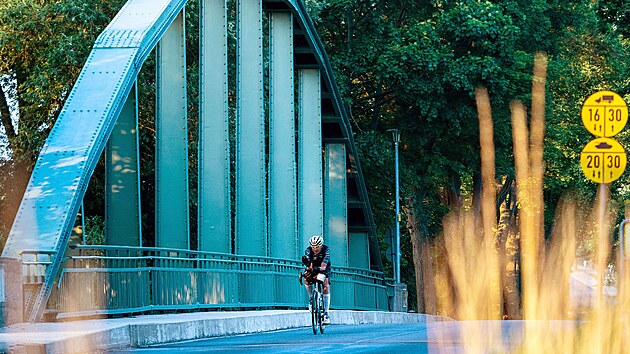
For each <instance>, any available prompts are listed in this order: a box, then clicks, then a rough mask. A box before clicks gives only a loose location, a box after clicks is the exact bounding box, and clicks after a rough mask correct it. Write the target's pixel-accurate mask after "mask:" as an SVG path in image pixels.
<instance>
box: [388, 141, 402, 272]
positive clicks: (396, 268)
mask: <svg viewBox="0 0 630 354" xmlns="http://www.w3.org/2000/svg"><path fill="white" fill-rule="evenodd" d="M387 131H388V132H391V133H392V138H393V139H394V164H395V169H396V264H395V267H394V277H395V278H396V283H400V202H399V194H398V189H399V188H398V187H399V186H398V143H400V132H399V131H398V129H388V130H387Z"/></svg>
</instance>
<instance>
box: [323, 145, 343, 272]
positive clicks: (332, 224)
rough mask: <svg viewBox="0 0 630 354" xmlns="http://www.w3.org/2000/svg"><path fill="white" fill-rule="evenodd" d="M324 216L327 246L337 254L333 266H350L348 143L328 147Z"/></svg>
mask: <svg viewBox="0 0 630 354" xmlns="http://www.w3.org/2000/svg"><path fill="white" fill-rule="evenodd" d="M325 166H326V173H325V174H324V178H325V183H324V205H325V209H324V217H325V220H326V221H325V235H326V243H327V244H328V246H330V248H331V249H332V250H333V252H334V260H331V262H333V265H335V266H340V267H347V266H348V204H347V199H348V191H347V180H346V146H345V144H326V158H325Z"/></svg>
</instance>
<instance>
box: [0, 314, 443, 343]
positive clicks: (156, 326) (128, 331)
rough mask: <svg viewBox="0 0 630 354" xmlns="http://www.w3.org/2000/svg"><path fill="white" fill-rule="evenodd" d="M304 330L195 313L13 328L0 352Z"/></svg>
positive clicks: (292, 317) (370, 318) (348, 319)
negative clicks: (2, 350) (292, 329)
mask: <svg viewBox="0 0 630 354" xmlns="http://www.w3.org/2000/svg"><path fill="white" fill-rule="evenodd" d="M330 319H331V322H332V324H333V325H341V324H343V325H349V324H370V323H430V322H439V321H449V320H450V319H449V318H446V317H439V316H429V315H422V314H411V313H400V312H380V311H346V310H336V311H331V312H330ZM308 326H310V316H309V313H308V312H307V311H305V310H286V311H281V310H277V311H274V310H270V311H243V312H199V313H188V314H174V315H147V316H138V317H132V318H118V319H103V320H89V321H77V322H65V323H37V324H18V325H14V326H10V327H7V328H4V329H3V331H2V333H0V341H2V342H4V343H5V345H4V346H3V347H1V348H0V349H4V350H5V351H9V352H11V353H88V352H93V351H99V350H112V349H121V348H136V347H146V346H151V345H157V344H164V343H171V342H179V341H185V340H193V339H201V338H210V337H219V336H229V335H237V334H247V333H259V332H268V331H275V330H282V329H291V328H300V327H308Z"/></svg>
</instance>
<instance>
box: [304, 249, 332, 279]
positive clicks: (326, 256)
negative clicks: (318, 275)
mask: <svg viewBox="0 0 630 354" xmlns="http://www.w3.org/2000/svg"><path fill="white" fill-rule="evenodd" d="M302 263H303V264H304V265H305V266H307V267H308V266H310V265H311V263H312V264H313V267H314V268H319V267H321V265H322V263H326V270H325V272H326V273H328V272H329V270H330V248H328V246H326V245H323V246H322V250H321V251H319V253H318V254H315V252H313V248H312V247H311V246H308V247H307V248H306V250H304V256H302Z"/></svg>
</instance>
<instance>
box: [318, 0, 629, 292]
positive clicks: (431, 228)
mask: <svg viewBox="0 0 630 354" xmlns="http://www.w3.org/2000/svg"><path fill="white" fill-rule="evenodd" d="M627 10H628V5H627V4H625V2H624V1H612V2H601V1H600V2H599V3H598V4H597V5H593V4H592V3H591V2H590V1H586V0H584V1H582V0H577V1H568V2H567V1H559V0H547V1H542V0H535V1H523V0H493V1H487V0H486V1H478V0H459V1H439V0H436V1H422V0H417V1H383V0H380V1H379V0H376V1H347V0H322V1H319V2H317V13H319V16H320V17H319V18H318V19H317V21H316V23H317V26H318V31H319V33H320V35H321V36H322V37H323V39H324V43H325V44H326V45H327V51H328V54H329V55H330V57H331V58H330V61H331V63H332V65H333V67H334V69H335V70H336V71H337V73H338V80H339V81H341V83H340V88H341V90H342V91H343V92H342V94H343V96H345V97H346V99H347V103H348V106H349V108H350V112H351V115H352V122H353V128H354V130H355V132H356V135H357V136H356V139H355V140H356V141H357V144H358V146H359V150H360V153H361V161H362V165H363V170H364V174H365V175H366V179H367V185H368V188H369V193H370V201H371V204H372V208H373V211H374V214H375V219H376V221H377V223H379V224H380V223H384V224H380V225H379V226H378V232H379V234H381V235H383V234H384V233H385V231H386V230H387V229H388V228H389V227H391V225H392V224H393V220H392V217H391V215H392V210H393V191H394V181H393V179H392V178H391V176H392V174H393V157H392V156H393V154H392V151H391V150H393V149H392V144H391V142H388V141H391V140H389V134H388V133H386V130H387V129H388V128H397V129H399V130H401V132H402V143H401V156H400V158H401V163H400V166H401V167H400V168H401V190H402V195H403V200H402V202H403V203H404V205H405V206H407V207H415V208H417V209H419V210H421V211H422V212H423V213H425V215H424V220H425V222H424V224H423V225H420V227H421V228H422V229H423V230H424V231H425V232H424V233H423V234H424V235H425V237H433V236H435V235H437V234H438V233H439V232H440V225H441V218H442V216H443V215H444V214H445V213H446V212H447V211H448V210H449V208H450V205H449V203H451V202H452V198H449V197H447V195H450V193H453V194H455V195H457V196H458V198H459V200H460V201H464V200H468V203H470V199H471V197H472V196H474V195H475V189H476V188H479V187H478V186H477V185H476V184H475V181H477V180H478V178H479V174H480V167H479V136H478V121H477V112H476V105H475V101H474V89H475V87H477V86H485V87H487V88H488V90H489V93H490V99H491V104H492V114H493V120H494V133H495V147H496V170H497V172H496V173H497V178H499V177H500V176H509V177H514V167H513V166H514V161H513V155H512V134H511V123H510V120H511V117H510V111H509V104H510V102H511V101H513V100H521V101H523V102H525V104H526V105H527V106H529V104H530V99H531V98H530V97H531V84H532V67H533V55H534V53H535V52H537V51H544V52H546V53H547V54H548V55H549V69H548V80H547V101H546V102H547V109H546V112H547V118H546V119H547V126H546V139H545V162H546V165H545V167H546V170H545V171H546V172H545V173H546V174H545V190H544V193H545V202H546V205H545V208H546V216H547V217H546V221H547V226H548V227H547V229H548V230H549V229H550V225H551V222H552V220H553V215H554V209H555V206H556V204H557V203H558V200H559V199H560V198H561V196H562V195H563V194H565V193H566V192H567V191H572V192H573V193H575V194H576V195H578V196H579V198H578V199H579V200H581V203H582V205H586V204H587V203H589V202H590V201H592V199H593V197H594V192H595V186H594V184H592V183H591V182H589V181H587V180H586V178H585V177H584V176H583V174H582V172H581V170H580V166H579V154H580V152H581V149H582V147H583V146H584V145H585V144H586V142H588V141H589V140H590V139H592V136H590V134H589V133H588V132H587V131H586V130H585V129H584V128H583V127H582V125H581V121H580V116H579V112H580V108H581V104H582V102H583V100H584V99H585V98H586V97H587V96H588V95H590V94H591V93H593V92H595V91H597V90H599V89H611V90H613V91H616V92H618V93H620V94H621V95H622V96H624V95H628V92H627V91H628V79H627V78H628V77H630V75H628V74H630V73H629V72H628V65H627V64H626V63H629V62H630V60H629V59H630V58H628V54H626V53H628V52H629V51H628V50H627V49H628V43H627V41H626V40H625V39H623V37H620V36H619V34H624V31H627V29H628V28H630V27H629V26H628V25H627V21H623V19H624V18H625V17H624V16H626V14H627V12H628V11H627ZM605 24H608V27H606V26H605ZM602 29H604V30H602ZM617 138H618V139H619V140H620V141H621V142H622V144H623V143H626V142H627V139H628V133H622V134H620V135H619V136H618V137H617ZM626 146H629V145H627V144H626ZM388 150H390V151H388ZM626 176H627V175H625V176H624V177H623V178H622V179H621V180H620V181H618V182H615V183H614V184H613V185H612V189H613V197H614V198H615V199H617V200H623V199H625V198H626V195H627V193H628V192H627V191H626V188H623V187H622V186H624V185H627V183H628V180H627V177H626ZM464 193H467V194H464ZM403 225H404V223H403ZM403 227H404V226H403ZM402 231H403V232H402V233H403V235H408V233H407V232H405V230H402ZM403 237H405V236H403ZM403 250H404V257H405V262H407V263H408V264H410V260H411V250H410V247H409V248H406V249H405V247H403ZM403 277H406V278H407V280H408V281H409V283H410V284H413V283H414V279H413V274H412V273H410V272H408V273H407V274H405V273H403Z"/></svg>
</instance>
